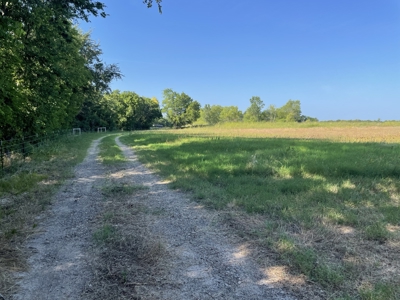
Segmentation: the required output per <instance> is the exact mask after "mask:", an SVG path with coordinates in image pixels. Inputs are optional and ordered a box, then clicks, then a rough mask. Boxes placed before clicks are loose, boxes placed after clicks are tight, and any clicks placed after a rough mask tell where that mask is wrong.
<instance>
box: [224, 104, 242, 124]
mask: <svg viewBox="0 0 400 300" xmlns="http://www.w3.org/2000/svg"><path fill="white" fill-rule="evenodd" d="M242 118H243V113H242V112H241V111H240V110H239V108H238V107H237V106H224V107H223V108H222V111H221V113H220V121H221V122H239V121H241V120H242Z"/></svg>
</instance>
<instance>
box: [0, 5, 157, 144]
mask: <svg viewBox="0 0 400 300" xmlns="http://www.w3.org/2000/svg"><path fill="white" fill-rule="evenodd" d="M143 2H144V3H145V4H146V5H147V6H148V7H151V6H152V5H153V3H155V4H157V6H158V8H159V10H160V12H161V0H154V1H153V0H144V1H143ZM106 15H107V14H106V12H105V4H104V3H102V2H100V1H93V0H63V1H60V0H46V1H43V0H0V74H1V76H0V139H4V138H5V139H7V138H11V137H13V136H16V135H23V134H24V135H27V134H28V135H29V134H36V133H43V132H46V131H52V130H55V129H59V128H65V127H69V126H70V125H71V124H72V123H73V122H74V119H75V117H76V116H77V114H80V115H79V116H78V117H77V118H78V121H79V118H81V117H82V113H83V112H85V111H86V112H88V111H90V110H93V109H95V107H96V109H98V107H99V105H100V106H101V105H103V104H102V100H101V99H102V97H103V95H104V94H105V93H108V92H109V90H110V89H109V84H110V82H111V81H112V80H114V79H118V78H121V76H122V75H121V72H120V70H119V68H118V66H116V65H114V64H111V65H108V64H106V63H104V62H103V61H102V60H101V54H102V51H101V49H100V46H99V45H98V44H97V43H95V42H93V41H92V40H91V39H90V35H89V34H84V33H82V32H80V31H79V29H78V28H77V27H76V26H75V25H74V22H75V20H77V19H80V20H84V21H89V17H90V16H101V17H106Z"/></svg>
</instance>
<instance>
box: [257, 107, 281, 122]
mask: <svg viewBox="0 0 400 300" xmlns="http://www.w3.org/2000/svg"><path fill="white" fill-rule="evenodd" d="M277 115H278V111H277V108H276V107H275V105H273V104H271V105H270V106H268V108H267V109H266V110H264V111H263V112H262V114H261V118H262V120H264V121H269V122H275V121H276V119H277Z"/></svg>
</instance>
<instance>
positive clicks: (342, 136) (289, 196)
mask: <svg viewBox="0 0 400 300" xmlns="http://www.w3.org/2000/svg"><path fill="white" fill-rule="evenodd" d="M351 125H352V127H349V126H347V127H346V126H338V127H330V126H325V127H310V128H300V127H294V128H258V129H257V128H256V129H254V128H234V126H227V127H214V128H195V129H186V130H177V131H167V130H165V131H164V130H163V131H152V132H138V133H135V134H132V135H129V136H128V135H127V136H124V137H122V138H121V140H122V141H123V142H124V143H127V144H129V145H131V146H132V147H134V149H135V150H136V153H137V154H138V155H139V157H140V159H141V160H142V161H143V162H145V163H147V164H148V165H149V166H150V167H151V168H153V169H155V170H158V171H159V172H160V173H161V175H162V176H164V177H167V178H168V179H170V180H171V185H172V187H174V188H179V189H182V190H185V191H189V192H191V193H192V195H193V197H194V198H195V199H196V201H199V202H201V203H203V204H205V205H207V206H209V207H212V208H216V209H239V210H243V211H246V212H248V213H249V218H258V219H261V220H262V224H261V226H258V227H257V228H249V230H247V232H246V233H245V234H246V235H247V237H248V238H249V239H250V240H254V241H255V240H256V241H257V243H258V244H259V245H261V246H263V247H267V248H269V249H271V250H273V251H274V252H275V253H277V254H278V255H279V257H280V260H281V261H282V262H283V263H285V264H287V265H289V266H290V267H291V269H292V271H293V270H294V271H296V272H300V273H302V274H304V275H306V276H307V278H308V280H311V281H313V282H317V283H318V284H319V285H320V286H321V287H323V288H324V289H325V290H326V291H327V293H328V294H329V295H331V296H330V297H331V298H332V299H400V285H399V282H400V263H399V259H398V253H400V230H399V229H400V182H399V178H400V156H399V150H400V145H399V144H398V142H399V141H400V134H399V132H400V127H398V126H394V125H393V124H391V126H376V124H373V125H374V126H370V127H368V126H364V125H362V126H358V127H357V126H353V125H354V124H351ZM386 125H388V124H386ZM235 222H237V221H235ZM245 223H246V222H245ZM243 228H246V224H244V227H243Z"/></svg>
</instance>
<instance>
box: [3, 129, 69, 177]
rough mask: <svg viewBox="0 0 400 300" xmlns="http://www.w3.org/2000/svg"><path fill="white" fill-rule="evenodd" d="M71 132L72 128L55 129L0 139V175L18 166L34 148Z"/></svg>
mask: <svg viewBox="0 0 400 300" xmlns="http://www.w3.org/2000/svg"><path fill="white" fill-rule="evenodd" d="M72 134H73V131H72V130H57V131H53V132H49V133H46V134H42V135H38V134H36V135H31V136H22V137H16V138H12V139H9V140H0V168H1V169H0V175H2V174H4V173H5V172H7V171H8V170H13V169H14V167H18V166H20V165H21V164H22V163H23V162H25V161H26V160H27V158H28V157H29V155H30V154H32V152H33V151H34V148H36V147H39V146H42V145H44V144H46V143H48V142H50V141H54V140H56V139H58V138H60V137H64V136H67V135H72Z"/></svg>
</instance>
